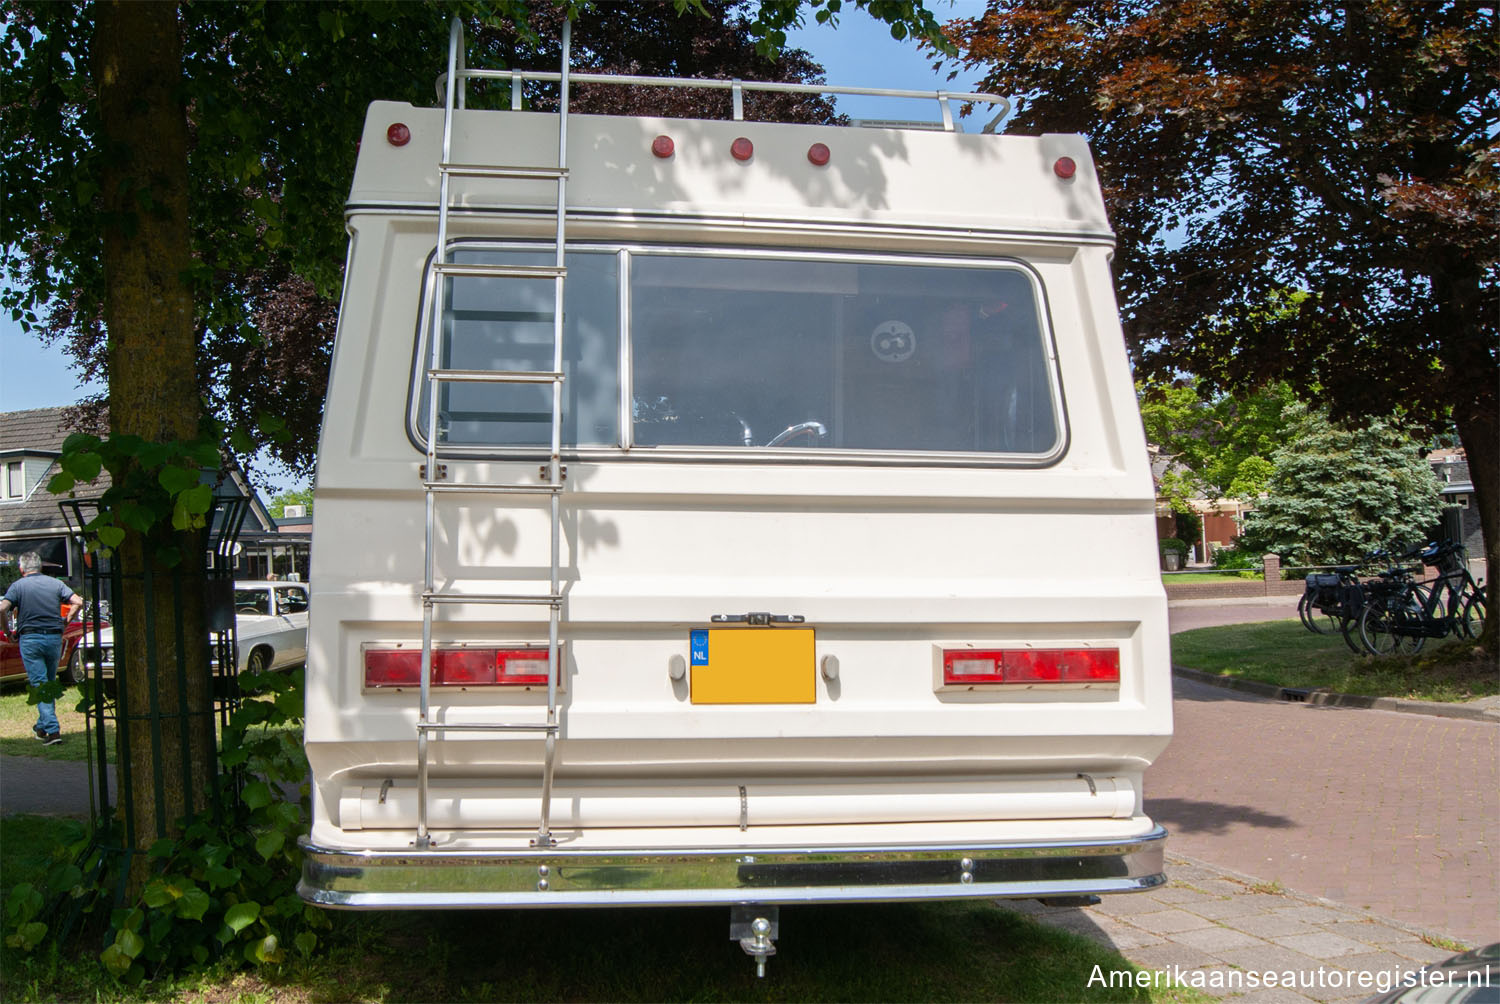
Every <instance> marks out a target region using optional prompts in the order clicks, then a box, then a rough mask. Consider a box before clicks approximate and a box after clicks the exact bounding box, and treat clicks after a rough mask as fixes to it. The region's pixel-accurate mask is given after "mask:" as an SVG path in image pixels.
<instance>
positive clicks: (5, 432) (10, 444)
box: [0, 408, 70, 455]
mask: <svg viewBox="0 0 1500 1004" xmlns="http://www.w3.org/2000/svg"><path fill="white" fill-rule="evenodd" d="M66 411H67V409H66V408H33V409H31V410H30V411H0V453H20V452H24V453H43V454H46V453H50V454H53V455H56V454H60V453H62V444H63V440H64V439H67V438H68V435H69V431H70V430H69V429H68V428H67V426H65V425H64V424H63V413H64V412H66Z"/></svg>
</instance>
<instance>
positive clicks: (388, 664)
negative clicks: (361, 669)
mask: <svg viewBox="0 0 1500 1004" xmlns="http://www.w3.org/2000/svg"><path fill="white" fill-rule="evenodd" d="M421 679H422V653H421V651H420V650H417V651H412V650H410V649H365V686H366V687H415V686H418V685H419V683H420V681H421Z"/></svg>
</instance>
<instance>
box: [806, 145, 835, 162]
mask: <svg viewBox="0 0 1500 1004" xmlns="http://www.w3.org/2000/svg"><path fill="white" fill-rule="evenodd" d="M830 156H832V155H831V154H830V153H829V152H828V147H826V146H824V145H823V144H822V143H814V144H813V145H812V146H810V147H808V148H807V159H808V160H809V161H811V162H812V163H813V164H814V165H815V166H817V167H822V166H823V165H824V164H827V163H828V158H829V157H830Z"/></svg>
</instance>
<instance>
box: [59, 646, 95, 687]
mask: <svg viewBox="0 0 1500 1004" xmlns="http://www.w3.org/2000/svg"><path fill="white" fill-rule="evenodd" d="M64 675H65V677H66V679H67V682H68V683H71V684H73V685H75V686H76V685H78V684H80V683H82V682H83V681H84V680H87V679H88V678H89V668H88V666H86V665H84V662H83V646H81V645H78V646H75V647H74V648H73V656H72V658H70V659H69V660H68V671H67V673H66V674H64Z"/></svg>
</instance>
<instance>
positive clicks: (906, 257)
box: [406, 238, 1073, 470]
mask: <svg viewBox="0 0 1500 1004" xmlns="http://www.w3.org/2000/svg"><path fill="white" fill-rule="evenodd" d="M539 246H540V243H539V242H538V241H536V240H530V239H517V238H497V239H493V240H491V239H481V238H463V239H458V240H455V241H453V242H451V243H450V244H449V246H448V250H449V252H450V253H457V252H464V251H481V252H482V251H500V252H506V251H527V250H535V249H537V248H538V247H539ZM572 250H573V251H576V252H578V253H581V254H614V255H615V256H616V260H617V261H618V262H620V263H621V264H620V267H619V269H618V271H617V274H616V277H615V281H616V283H617V294H616V295H617V297H618V302H619V305H620V311H621V313H620V317H619V325H620V327H619V332H618V336H619V339H620V344H619V345H618V346H617V350H618V352H619V358H620V361H621V368H620V372H619V374H618V383H619V387H618V390H619V393H620V411H621V422H622V425H621V429H620V443H619V445H618V446H616V447H609V446H599V445H585V446H581V447H580V446H577V445H574V446H571V447H567V448H566V449H565V451H564V452H565V454H566V456H568V457H570V458H576V459H579V460H588V459H600V460H623V459H629V458H630V457H631V455H632V452H634V453H635V455H636V457H637V458H638V459H651V460H662V461H672V462H684V461H685V462H689V463H692V462H697V463H729V464H739V465H744V464H757V463H774V464H776V465H778V466H783V465H784V466H798V465H807V464H829V465H838V466H848V465H851V464H852V465H870V466H878V467H903V466H921V467H967V468H1006V469H1024V470H1036V469H1043V468H1047V467H1052V466H1054V465H1056V464H1057V463H1058V462H1059V461H1061V460H1062V458H1063V457H1064V456H1066V455H1067V452H1068V449H1069V447H1070V446H1071V445H1072V434H1073V430H1072V422H1071V420H1070V416H1069V414H1068V406H1067V396H1066V393H1065V391H1064V388H1063V385H1062V371H1061V366H1060V363H1059V360H1058V353H1057V335H1056V331H1055V329H1054V326H1053V324H1052V307H1051V301H1050V298H1049V297H1048V291H1047V287H1046V284H1045V283H1043V282H1042V277H1041V275H1040V274H1039V273H1038V272H1037V270H1036V267H1035V266H1034V265H1032V263H1031V262H1028V261H1026V260H1025V259H1022V258H1017V257H1013V256H1009V255H1005V256H996V257H991V258H985V257H978V256H975V255H973V254H959V255H941V254H931V253H922V252H908V251H819V250H810V249H797V248H755V247H736V246H733V245H703V246H698V245H684V244H677V243H666V244H651V243H642V242H639V241H624V242H615V241H596V240H583V241H578V242H576V243H575V244H574V245H573V246H572ZM636 255H640V256H643V257H644V256H659V257H684V258H719V259H734V258H746V259H753V260H768V259H769V260H778V261H811V262H823V263H830V264H875V265H912V266H920V267H933V268H964V269H977V270H990V271H1009V272H1019V273H1020V274H1022V275H1023V276H1025V277H1026V278H1027V279H1028V280H1029V281H1030V283H1031V288H1032V293H1033V295H1034V296H1035V298H1036V309H1037V322H1038V332H1039V334H1040V335H1041V338H1042V343H1043V349H1044V352H1045V356H1046V360H1045V361H1046V367H1047V386H1048V392H1049V397H1050V400H1051V404H1052V414H1053V418H1054V419H1055V420H1056V422H1057V435H1058V438H1057V442H1056V443H1054V444H1053V446H1052V448H1051V449H1050V450H1047V451H1045V452H1042V453H1001V452H970V451H958V450H951V451H938V450H875V449H857V450H845V449H827V448H823V449H807V450H797V451H786V450H776V449H768V448H766V447H750V448H727V449H726V448H723V447H705V446H667V447H636V446H635V444H634V429H633V422H634V414H633V412H631V413H630V414H628V415H627V411H630V409H629V408H628V402H629V399H630V396H631V392H632V385H631V382H630V381H631V380H632V379H633V378H634V371H633V364H634V360H633V357H632V355H631V353H632V351H633V350H632V349H631V348H630V316H629V309H630V294H629V290H628V289H627V287H628V285H629V283H630V281H631V275H630V273H631V260H632V258H633V257H634V256H636ZM435 259H436V254H435V252H434V253H433V254H430V255H429V256H428V259H427V263H426V265H425V266H424V269H425V272H426V273H427V274H429V275H430V274H431V272H432V271H433V268H434V262H435ZM425 309H434V308H433V304H432V301H430V300H429V301H428V302H427V304H426V306H425V307H424V310H425ZM432 321H433V319H432V318H428V317H420V318H419V320H418V324H417V329H418V335H417V345H416V347H415V349H414V352H415V354H416V356H417V358H421V356H422V354H423V353H426V352H429V351H430V350H429V349H428V344H429V336H428V334H427V331H428V329H433V328H436V324H435V323H431V322H432ZM424 322H428V323H424ZM419 383H420V374H418V373H417V372H416V371H415V370H414V371H413V378H412V385H411V386H410V387H409V388H408V393H407V430H406V436H407V440H408V441H409V442H410V443H411V444H412V445H413V446H414V447H416V448H417V449H419V450H422V451H424V452H428V453H432V452H434V451H432V450H431V448H430V446H429V444H428V439H427V438H426V437H424V436H422V435H421V433H420V431H419V429H420V424H419V423H420V422H421V421H422V416H421V404H422V401H421V393H420V390H419V389H418V384H419ZM436 396H437V395H436V393H433V395H432V397H433V399H434V400H435V399H436ZM540 450H541V448H540V447H539V446H504V445H500V444H462V445H453V444H444V445H443V446H442V447H440V448H439V449H438V450H437V451H436V456H437V458H438V459H444V460H460V459H481V460H498V461H503V460H529V459H534V458H537V457H544V456H545V454H543V453H541V452H539V451H540Z"/></svg>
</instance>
